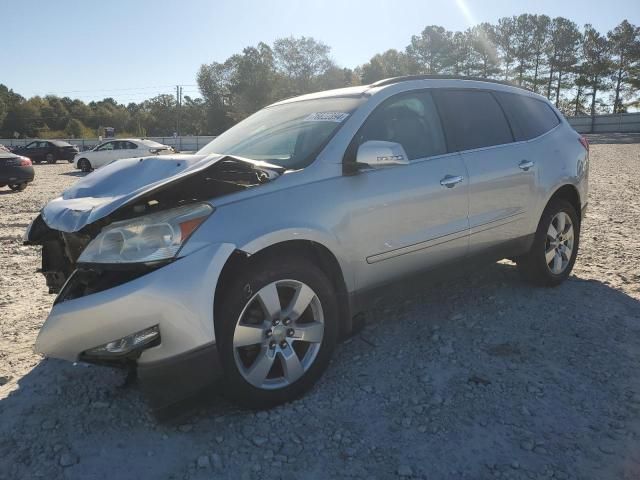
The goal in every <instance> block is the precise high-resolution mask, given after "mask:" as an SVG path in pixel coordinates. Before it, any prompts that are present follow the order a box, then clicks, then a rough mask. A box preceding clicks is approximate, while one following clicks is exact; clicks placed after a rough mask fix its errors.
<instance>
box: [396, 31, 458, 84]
mask: <svg viewBox="0 0 640 480" xmlns="http://www.w3.org/2000/svg"><path fill="white" fill-rule="evenodd" d="M451 37H452V33H451V32H449V31H447V30H445V29H444V28H443V27H440V26H438V25H428V26H427V27H425V29H424V30H423V31H422V33H421V34H420V36H418V35H414V36H412V37H411V43H410V44H409V46H407V49H406V53H407V55H408V56H409V58H410V59H411V61H413V62H414V64H415V65H416V66H417V69H418V72H417V73H426V74H434V73H442V72H443V71H444V70H445V69H446V68H447V67H449V64H450V57H451V53H450V52H451Z"/></svg>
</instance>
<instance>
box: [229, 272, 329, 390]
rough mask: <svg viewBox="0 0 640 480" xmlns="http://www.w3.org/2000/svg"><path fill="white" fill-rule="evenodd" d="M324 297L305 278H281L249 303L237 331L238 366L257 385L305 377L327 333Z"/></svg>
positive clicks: (281, 385) (283, 383) (275, 384)
mask: <svg viewBox="0 0 640 480" xmlns="http://www.w3.org/2000/svg"><path fill="white" fill-rule="evenodd" d="M324 328H325V323H324V314H323V311H322V305H321V303H320V299H319V298H318V296H317V295H316V293H315V292H314V291H313V290H312V289H311V288H310V287H309V286H308V285H306V284H305V283H303V282H300V281H298V280H289V279H287V280H278V281H275V282H271V283H269V284H268V285H266V286H264V287H262V288H261V289H260V290H259V291H258V292H257V293H256V294H255V295H253V296H252V297H251V298H250V299H249V301H248V302H247V303H246V305H245V307H244V308H243V309H242V312H241V313H240V317H239V319H238V321H237V323H236V327H235V330H234V334H233V352H234V358H235V362H236V366H237V368H238V371H239V372H240V374H241V375H242V376H243V377H244V379H245V380H246V381H247V382H249V383H250V384H251V385H253V386H254V387H257V388H260V389H267V390H273V389H278V388H284V387H286V386H288V385H291V384H293V383H294V382H295V381H296V380H298V379H300V378H301V377H302V376H303V375H304V374H305V372H307V370H309V368H310V367H311V366H312V365H313V362H314V360H315V359H316V356H317V355H318V352H319V350H320V346H321V344H322V340H323V338H324Z"/></svg>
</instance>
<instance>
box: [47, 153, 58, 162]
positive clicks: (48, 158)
mask: <svg viewBox="0 0 640 480" xmlns="http://www.w3.org/2000/svg"><path fill="white" fill-rule="evenodd" d="M44 158H45V160H46V161H47V163H48V164H51V165H53V164H54V163H56V161H57V160H56V158H55V157H54V156H53V153H47V155H46V156H45V157H44Z"/></svg>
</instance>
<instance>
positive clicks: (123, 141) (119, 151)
mask: <svg viewBox="0 0 640 480" xmlns="http://www.w3.org/2000/svg"><path fill="white" fill-rule="evenodd" d="M168 153H174V150H173V148H172V147H170V146H169V145H163V144H162V143H158V142H154V141H153V140H145V139H142V138H119V139H117V140H109V141H107V142H103V143H101V144H100V145H97V146H96V147H95V148H93V149H91V150H88V151H86V152H80V153H78V154H77V155H76V156H75V159H74V165H75V167H76V168H79V169H80V170H82V171H83V172H90V171H91V170H93V169H94V168H100V167H102V166H103V165H106V164H107V163H111V162H112V161H114V160H120V159H122V158H131V157H147V156H149V155H166V154H168Z"/></svg>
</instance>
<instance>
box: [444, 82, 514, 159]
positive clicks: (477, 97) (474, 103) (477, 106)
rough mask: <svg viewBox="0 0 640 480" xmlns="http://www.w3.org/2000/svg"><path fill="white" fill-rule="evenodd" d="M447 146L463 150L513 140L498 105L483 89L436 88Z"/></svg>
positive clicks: (451, 148)
mask: <svg viewBox="0 0 640 480" xmlns="http://www.w3.org/2000/svg"><path fill="white" fill-rule="evenodd" d="M434 98H435V100H436V104H437V105H438V110H439V111H440V115H441V117H442V123H443V124H444V130H445V133H446V135H447V141H448V143H449V144H450V146H449V148H450V150H454V151H462V150H473V149H474V148H482V147H491V146H494V145H502V144H505V143H511V142H513V135H512V133H511V129H510V128H509V124H508V123H507V119H506V118H505V115H504V113H503V111H502V108H500V105H499V104H498V102H497V101H496V99H495V98H494V97H493V95H491V93H490V92H487V91H482V90H435V91H434Z"/></svg>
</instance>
